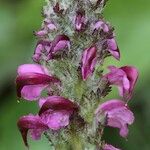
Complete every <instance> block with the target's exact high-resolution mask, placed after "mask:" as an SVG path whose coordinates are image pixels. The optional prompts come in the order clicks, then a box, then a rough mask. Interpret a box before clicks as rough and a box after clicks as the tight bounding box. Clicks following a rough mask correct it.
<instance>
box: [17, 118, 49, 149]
mask: <svg viewBox="0 0 150 150" xmlns="http://www.w3.org/2000/svg"><path fill="white" fill-rule="evenodd" d="M17 125H18V128H19V130H20V132H21V135H22V138H23V141H24V144H25V145H26V146H27V147H28V142H27V134H28V131H30V133H31V137H32V139H34V140H38V139H40V137H41V134H42V132H43V131H45V130H48V126H47V125H46V124H44V123H43V122H42V120H41V118H40V117H39V116H38V115H37V116H34V115H28V116H23V117H21V118H20V119H19V120H18V123H17Z"/></svg>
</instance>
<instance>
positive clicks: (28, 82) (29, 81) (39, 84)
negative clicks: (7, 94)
mask: <svg viewBox="0 0 150 150" xmlns="http://www.w3.org/2000/svg"><path fill="white" fill-rule="evenodd" d="M50 83H60V80H59V79H57V78H55V77H52V76H48V75H45V74H39V73H29V74H27V73H26V74H24V75H21V76H18V77H17V79H16V86H17V96H18V97H21V93H22V94H23V95H24V96H25V97H28V100H29V99H30V96H31V97H32V96H34V97H35V95H36V96H39V93H40V92H41V90H42V89H44V88H45V87H46V86H48V85H49V84H50ZM32 85H34V86H32ZM25 86H26V87H25ZM24 87H25V88H24ZM23 88H24V89H23ZM22 89H23V91H22ZM30 89H31V90H32V91H33V93H27V92H28V91H29V90H30ZM36 99H37V98H36ZM31 100H32V99H31Z"/></svg>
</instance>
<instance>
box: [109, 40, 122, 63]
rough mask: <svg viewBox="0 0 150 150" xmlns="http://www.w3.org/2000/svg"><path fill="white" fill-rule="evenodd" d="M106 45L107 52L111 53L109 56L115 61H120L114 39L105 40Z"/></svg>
mask: <svg viewBox="0 0 150 150" xmlns="http://www.w3.org/2000/svg"><path fill="white" fill-rule="evenodd" d="M107 45H108V51H109V52H110V53H111V55H112V56H113V57H114V58H116V59H117V60H120V51H119V49H118V46H117V43H116V41H115V39H114V38H112V39H107Z"/></svg>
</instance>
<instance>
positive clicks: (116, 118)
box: [16, 0, 138, 150]
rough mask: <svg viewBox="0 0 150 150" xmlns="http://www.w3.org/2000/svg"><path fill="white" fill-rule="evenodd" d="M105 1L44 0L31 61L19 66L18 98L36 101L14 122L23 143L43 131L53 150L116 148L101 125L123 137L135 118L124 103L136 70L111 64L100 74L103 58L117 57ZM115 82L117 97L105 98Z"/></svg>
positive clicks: (131, 88)
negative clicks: (36, 108) (31, 110)
mask: <svg viewBox="0 0 150 150" xmlns="http://www.w3.org/2000/svg"><path fill="white" fill-rule="evenodd" d="M107 1H108V0H72V1H68V0H59V1H58V0H51V1H49V0H47V5H46V6H44V8H43V17H44V19H43V23H42V27H41V29H39V31H36V32H35V36H36V38H37V40H38V41H37V45H36V47H35V51H34V54H33V56H32V58H33V61H34V64H24V65H21V66H19V67H18V70H17V73H18V75H17V78H16V88H17V95H18V97H19V98H23V99H25V100H27V101H37V102H38V105H39V112H38V113H37V114H36V115H32V114H30V115H26V116H23V117H21V118H20V119H19V120H18V123H17V125H18V128H19V130H20V132H21V135H22V138H23V141H24V144H25V145H26V146H27V147H28V146H29V145H28V141H27V135H28V131H29V132H30V134H31V137H32V139H34V140H38V139H40V137H41V135H42V134H43V133H44V135H45V137H46V138H47V139H48V141H49V143H50V144H51V147H53V148H54V149H55V150H63V149H65V150H70V149H71V150H87V149H90V150H92V149H93V150H95V149H96V150H119V149H118V148H115V147H113V146H112V145H110V144H107V143H106V142H105V141H104V140H103V138H102V137H103V134H104V128H105V127H114V128H118V129H119V134H120V136H122V137H124V138H126V137H127V135H128V132H129V131H128V125H131V124H132V123H133V122H134V115H133V113H132V111H131V110H130V109H129V107H128V106H127V105H128V102H129V100H130V99H131V98H132V95H133V90H134V87H135V84H136V81H137V78H138V71H137V69H136V68H135V67H132V66H123V67H120V68H118V67H115V66H109V67H108V68H109V70H110V72H109V73H107V74H104V73H103V71H104V69H105V68H103V64H104V62H105V59H106V58H109V57H110V56H112V57H114V58H115V59H116V60H120V50H119V47H118V45H117V42H116V39H115V33H114V28H113V27H112V26H111V25H110V23H108V22H107V21H105V19H104V17H103V9H104V7H105V5H106V4H107V3H106V2H107ZM113 85H115V86H117V87H118V90H119V95H120V97H121V98H120V99H112V100H108V101H106V99H105V96H106V95H108V94H109V92H111V86H113ZM104 100H105V101H106V102H104V103H102V101H104Z"/></svg>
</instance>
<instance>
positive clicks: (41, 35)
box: [34, 28, 48, 37]
mask: <svg viewBox="0 0 150 150" xmlns="http://www.w3.org/2000/svg"><path fill="white" fill-rule="evenodd" d="M34 34H35V35H36V36H37V37H44V36H46V35H47V34H48V31H47V30H46V29H45V28H42V29H40V30H39V31H36V32H34Z"/></svg>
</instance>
